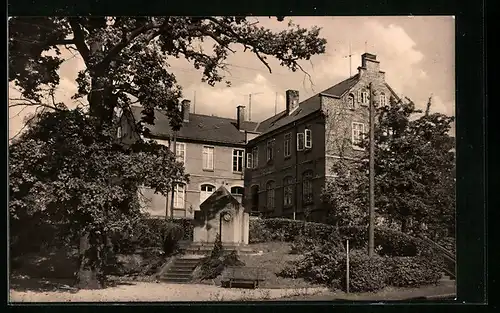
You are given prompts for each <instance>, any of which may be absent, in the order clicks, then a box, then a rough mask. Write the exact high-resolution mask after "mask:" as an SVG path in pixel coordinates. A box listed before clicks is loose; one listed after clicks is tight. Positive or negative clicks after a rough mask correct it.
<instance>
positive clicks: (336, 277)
mask: <svg viewBox="0 0 500 313" xmlns="http://www.w3.org/2000/svg"><path fill="white" fill-rule="evenodd" d="M302 248H303V250H302V255H303V256H302V257H301V258H300V259H298V260H296V261H294V262H291V264H290V265H289V266H287V267H286V268H284V269H283V270H282V271H281V272H280V273H279V275H280V276H284V277H291V278H304V279H307V280H309V281H311V282H314V283H319V284H323V285H326V286H329V287H332V288H339V289H343V290H345V289H346V273H347V260H346V257H347V256H346V250H345V248H344V247H343V246H342V245H339V244H332V243H331V242H323V243H321V244H318V243H316V244H310V245H304V246H303V247H302ZM440 277H441V267H440V263H439V260H438V259H437V258H432V257H429V256H411V257H399V256H389V255H375V256H373V257H369V256H368V254H367V252H366V249H363V250H359V249H353V250H351V251H350V253H349V290H350V291H353V292H370V291H377V290H380V289H383V288H384V287H386V286H395V287H416V286H421V285H426V284H432V283H436V282H437V281H438V280H439V278H440Z"/></svg>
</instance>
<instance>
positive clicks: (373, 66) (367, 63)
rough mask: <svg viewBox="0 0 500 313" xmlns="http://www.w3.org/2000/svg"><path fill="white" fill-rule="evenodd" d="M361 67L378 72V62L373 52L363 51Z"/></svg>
mask: <svg viewBox="0 0 500 313" xmlns="http://www.w3.org/2000/svg"><path fill="white" fill-rule="evenodd" d="M361 67H362V68H363V69H364V70H366V71H367V72H376V73H378V72H380V62H379V61H377V56H376V55H375V54H371V53H363V54H362V55H361Z"/></svg>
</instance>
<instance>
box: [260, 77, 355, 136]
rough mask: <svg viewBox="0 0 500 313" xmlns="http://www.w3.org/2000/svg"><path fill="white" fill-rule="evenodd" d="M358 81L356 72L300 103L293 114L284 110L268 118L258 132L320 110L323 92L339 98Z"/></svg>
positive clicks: (280, 125)
mask: <svg viewBox="0 0 500 313" xmlns="http://www.w3.org/2000/svg"><path fill="white" fill-rule="evenodd" d="M358 81H359V74H356V75H354V76H352V77H349V78H348V79H346V80H343V81H341V82H340V83H338V84H336V85H334V86H332V87H330V88H328V89H325V90H324V91H322V92H320V93H318V94H316V95H314V96H312V97H310V98H309V99H307V100H304V101H302V102H301V103H299V107H298V108H297V109H296V110H295V112H293V113H292V114H290V115H287V114H286V111H282V112H280V113H278V114H276V115H274V116H272V117H270V118H268V119H267V120H264V121H262V122H261V123H259V125H258V126H257V132H260V133H262V134H265V133H269V132H271V131H273V130H275V129H278V128H280V127H283V126H285V125H287V124H290V123H293V122H295V121H297V120H300V119H301V118H303V117H305V116H307V115H309V114H312V113H314V112H317V111H319V110H320V109H321V96H320V95H321V94H325V95H329V96H333V97H337V98H339V97H342V95H344V94H345V93H346V92H347V91H349V90H350V89H351V88H352V87H354V85H356V83H357V82H358Z"/></svg>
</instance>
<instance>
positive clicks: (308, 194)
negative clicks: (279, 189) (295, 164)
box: [302, 170, 313, 204]
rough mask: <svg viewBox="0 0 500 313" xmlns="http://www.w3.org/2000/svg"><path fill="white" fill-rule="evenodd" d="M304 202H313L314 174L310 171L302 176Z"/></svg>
mask: <svg viewBox="0 0 500 313" xmlns="http://www.w3.org/2000/svg"><path fill="white" fill-rule="evenodd" d="M302 201H303V202H304V203H306V204H307V203H311V202H313V172H312V171H310V170H309V171H306V172H304V174H303V175H302Z"/></svg>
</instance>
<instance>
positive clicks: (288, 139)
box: [283, 133, 292, 158]
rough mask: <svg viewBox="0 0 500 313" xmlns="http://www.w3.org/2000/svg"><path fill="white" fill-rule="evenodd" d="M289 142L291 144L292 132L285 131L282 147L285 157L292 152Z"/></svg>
mask: <svg viewBox="0 0 500 313" xmlns="http://www.w3.org/2000/svg"><path fill="white" fill-rule="evenodd" d="M291 144H292V134H291V133H287V134H285V142H284V147H283V148H284V149H283V151H285V158H286V157H289V156H290V155H291V154H292V149H291Z"/></svg>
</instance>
